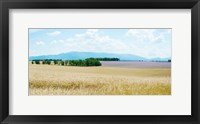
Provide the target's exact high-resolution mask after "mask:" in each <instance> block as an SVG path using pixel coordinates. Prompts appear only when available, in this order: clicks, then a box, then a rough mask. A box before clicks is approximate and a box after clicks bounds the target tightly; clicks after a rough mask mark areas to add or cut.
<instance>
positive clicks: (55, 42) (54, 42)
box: [50, 40, 64, 44]
mask: <svg viewBox="0 0 200 124" xmlns="http://www.w3.org/2000/svg"><path fill="white" fill-rule="evenodd" d="M58 43H64V40H53V41H51V42H50V44H58Z"/></svg>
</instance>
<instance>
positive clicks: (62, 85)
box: [29, 64, 171, 95]
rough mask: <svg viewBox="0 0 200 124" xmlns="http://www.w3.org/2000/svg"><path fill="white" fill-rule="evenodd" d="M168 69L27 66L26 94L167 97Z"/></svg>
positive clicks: (169, 73) (168, 84) (169, 79)
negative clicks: (27, 88)
mask: <svg viewBox="0 0 200 124" xmlns="http://www.w3.org/2000/svg"><path fill="white" fill-rule="evenodd" d="M170 94H171V69H170V68H157V69H156V68H148V69H138V68H113V67H73V66H57V65H35V64H29V95H170Z"/></svg>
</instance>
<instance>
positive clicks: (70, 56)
mask: <svg viewBox="0 0 200 124" xmlns="http://www.w3.org/2000/svg"><path fill="white" fill-rule="evenodd" d="M91 57H93V58H104V57H107V58H119V59H120V60H128V61H131V60H132V61H138V60H143V61H168V60H169V59H171V58H152V59H147V58H144V57H141V56H137V55H132V54H113V53H97V52H68V53H61V54H57V55H42V56H30V57H29V60H37V59H39V60H41V59H62V60H80V59H82V60H83V59H87V58H91Z"/></svg>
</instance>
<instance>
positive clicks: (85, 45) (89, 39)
mask: <svg viewBox="0 0 200 124" xmlns="http://www.w3.org/2000/svg"><path fill="white" fill-rule="evenodd" d="M65 48H66V49H65V50H68V51H67V52H69V51H85V52H88V51H90V52H108V53H124V52H126V53H128V52H129V51H130V49H131V48H129V46H128V45H126V44H124V43H123V42H122V41H120V40H117V39H113V38H111V37H110V36H107V35H100V34H99V33H98V30H96V29H88V30H87V31H86V32H85V33H82V34H76V35H75V37H72V38H68V39H67V40H66V41H65Z"/></svg>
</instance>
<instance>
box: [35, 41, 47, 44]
mask: <svg viewBox="0 0 200 124" xmlns="http://www.w3.org/2000/svg"><path fill="white" fill-rule="evenodd" d="M44 44H45V43H44V42H43V41H37V42H36V45H44Z"/></svg>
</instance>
